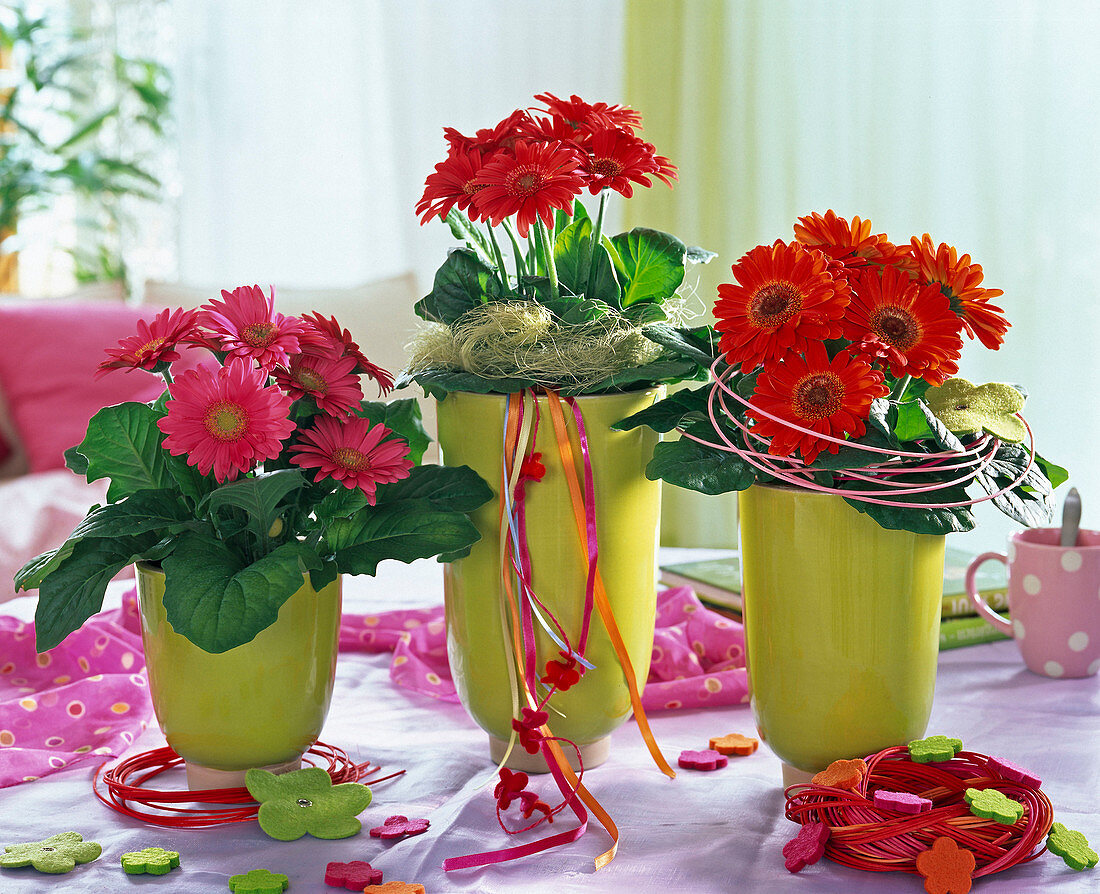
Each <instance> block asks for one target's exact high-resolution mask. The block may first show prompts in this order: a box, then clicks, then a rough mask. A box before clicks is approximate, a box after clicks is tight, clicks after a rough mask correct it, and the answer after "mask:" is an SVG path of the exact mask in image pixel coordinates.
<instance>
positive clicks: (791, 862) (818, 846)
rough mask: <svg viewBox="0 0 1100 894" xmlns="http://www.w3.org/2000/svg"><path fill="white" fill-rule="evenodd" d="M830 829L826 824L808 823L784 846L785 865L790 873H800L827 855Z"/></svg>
mask: <svg viewBox="0 0 1100 894" xmlns="http://www.w3.org/2000/svg"><path fill="white" fill-rule="evenodd" d="M828 840H829V827H828V826H826V825H825V823H806V824H805V825H804V826H803V827H802V828H801V829H799V830H798V834H797V835H796V836H795V837H794V838H792V839H791V840H790V841H788V842H787V843H786V844H785V845H783V856H784V857H786V859H785V860H784V861H783V865H784V866H786V867H787V871H788V872H798V871H799V870H802V869H805V868H806V867H807V866H809V865H810V864H812V863H816V862H817V861H818V860H820V859H821V857H822V856H823V855H824V853H825V842H827V841H828Z"/></svg>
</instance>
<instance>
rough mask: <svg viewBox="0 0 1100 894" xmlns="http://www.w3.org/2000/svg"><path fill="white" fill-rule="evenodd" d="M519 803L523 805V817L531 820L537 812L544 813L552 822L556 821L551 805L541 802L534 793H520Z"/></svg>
mask: <svg viewBox="0 0 1100 894" xmlns="http://www.w3.org/2000/svg"><path fill="white" fill-rule="evenodd" d="M519 801H520V803H521V804H522V805H523V816H524V818H526V819H530V818H531V816H532V814H534V812H535V811H536V810H538V811H539V812H540V813H543V814H544V815H545V816H546V819H547V820H549V821H550V822H553V821H554V817H553V811H552V809H551V807H550V805H549V804H547V803H546V802H545V801H540V800H539V796H538V795H536V794H535V793H534V792H520V795H519Z"/></svg>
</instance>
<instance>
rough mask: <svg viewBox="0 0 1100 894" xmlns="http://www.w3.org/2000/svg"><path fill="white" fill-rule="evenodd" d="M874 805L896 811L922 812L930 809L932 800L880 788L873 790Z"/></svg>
mask: <svg viewBox="0 0 1100 894" xmlns="http://www.w3.org/2000/svg"><path fill="white" fill-rule="evenodd" d="M875 806H876V807H879V808H882V809H883V810H896V811H897V812H898V813H924V812H925V811H926V810H931V809H932V802H931V801H929V800H928V799H927V798H922V797H921V796H920V795H914V794H910V793H909V792H888V791H886V790H885V789H881V788H880V789H879V790H878V791H877V792H875Z"/></svg>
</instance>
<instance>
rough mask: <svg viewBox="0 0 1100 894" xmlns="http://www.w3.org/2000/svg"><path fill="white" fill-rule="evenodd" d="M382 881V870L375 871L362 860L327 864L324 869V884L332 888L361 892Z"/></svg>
mask: <svg viewBox="0 0 1100 894" xmlns="http://www.w3.org/2000/svg"><path fill="white" fill-rule="evenodd" d="M381 881H382V870H381V869H375V868H374V867H373V866H371V865H370V863H366V862H364V861H363V860H352V861H351V862H350V863H329V864H328V866H326V867H325V884H326V885H331V886H332V887H333V888H347V889H348V890H349V891H362V890H363V888H365V887H366V886H367V885H377V884H378V883H379V882H381Z"/></svg>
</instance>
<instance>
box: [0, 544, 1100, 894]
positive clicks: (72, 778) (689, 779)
mask: <svg viewBox="0 0 1100 894" xmlns="http://www.w3.org/2000/svg"><path fill="white" fill-rule="evenodd" d="M695 555H696V554H693V553H689V552H687V551H669V553H667V554H666V555H664V557H663V558H664V559H665V560H666V561H674V560H675V561H684V560H689V559H691V558H694V557H695ZM441 594H442V584H441V573H440V568H439V566H438V565H437V564H435V563H433V562H419V563H417V564H415V565H413V566H403V565H397V564H395V563H386V565H384V566H383V568H382V569H381V574H380V576H379V577H378V578H375V579H363V578H355V579H351V580H349V581H347V582H346V584H345V610H346V611H349V612H368V611H370V612H374V611H385V610H389V609H395V608H413V607H426V606H430V605H433V604H439V603H440V602H441V601H442V595H441ZM4 611H6V612H8V613H11V614H16V615H18V616H21V617H24V618H26V619H29V617H30V615H31V613H32V612H33V605H32V604H31V603H30V601H29V600H26V599H20V600H16V601H15V602H13V603H9V604H8V605H5V606H4ZM390 657H391V656H390V655H388V654H375V655H366V654H348V653H342V654H341V656H340V664H339V669H338V671H337V678H336V692H335V696H334V698H333V702H332V709H331V711H330V712H329V718H328V723H327V725H326V726H325V729H324V732H323V734H322V739H323V741H326V742H328V743H331V744H333V745H338V746H341V747H342V748H344V749H346V750H347V751H348V753H349V754H350V755H351V756H352V757H353V758H354V759H356V760H358V761H366V760H370V761H371V762H373V763H375V764H380V765H382V767H383V768H385V770H387V771H391V770H397V769H404V770H406V771H407V772H406V773H405V775H404V776H402V777H399V778H398V779H395V780H393V781H390V782H386V783H383V784H381V785H379V786H377V787H376V788H375V790H374V803H373V804H372V805H371V806H370V807H369V808H368V809H367V810H366V811H365V812H364V813H363V814H362V816H361V817H360V819H361V820H362V821H363V824H364V831H363V833H362V834H361V835H359V836H356V837H354V838H349V839H344V840H341V841H331V842H330V841H320V840H317V839H313V838H310V837H305V838H302V839H299V840H298V841H295V842H288V843H282V842H277V841H274V840H272V839H270V838H268V837H267V836H265V835H264V833H263V832H261V831H260V829H259V827H258V826H257V825H256V824H254V823H243V824H240V823H239V824H234V825H228V826H222V827H219V828H216V829H206V830H196V831H176V830H164V829H159V828H156V827H151V826H145V825H143V824H141V823H140V822H137V821H134V820H130V819H127V818H125V817H123V816H121V815H120V814H117V813H115V812H113V811H111V810H110V809H108V808H107V807H105V806H103V805H102V804H100V803H99V802H98V801H97V800H95V798H94V797H93V795H92V790H91V781H92V774H93V769H94V765H93V764H92V763H88V764H86V765H84V766H80V767H77V768H74V769H72V770H68V771H64V772H60V773H56V774H54V775H52V776H48V777H46V778H44V779H41V780H39V781H37V782H34V783H29V784H24V785H18V786H14V787H11V788H7V789H3V790H0V844H6V843H14V842H18V841H35V840H40V839H42V838H45V837H47V836H49V835H53V834H56V833H58V832H63V831H69V830H75V831H79V832H81V833H82V834H83V835H84V836H85V838H88V839H92V840H95V841H98V842H100V844H102V845H103V849H104V854H103V856H102V857H101V858H100V859H99V860H98V861H96V862H95V863H92V864H89V865H85V866H82V867H77V869H76V870H74V871H73V872H72V873H69V874H68V875H62V876H44V875H39V874H38V873H35V872H32V871H29V870H19V871H0V894H23V892H28V894H30V892H42V891H50V890H56V891H65V892H97V894H101V892H118V891H130V890H135V891H136V890H137V889H138V888H144V889H146V890H150V891H151V890H153V888H157V889H158V890H161V891H172V892H215V891H227V890H228V887H227V880H228V877H229V876H230V875H233V874H236V873H241V872H246V871H247V870H249V869H254V868H259V867H263V868H267V869H270V870H272V871H274V872H282V873H285V874H286V875H288V876H289V877H290V882H291V884H290V891H291V892H295V891H296V892H306V891H316V892H321V891H335V890H337V889H335V888H327V887H326V886H325V885H324V882H323V877H324V870H325V865H326V864H327V863H328V862H329V861H333V860H340V861H349V860H355V859H358V860H367V861H369V862H370V863H371V864H372V865H373V866H375V867H376V868H379V869H382V870H383V871H384V872H385V878H386V880H387V881H388V880H390V879H401V880H404V881H410V882H413V881H415V882H420V883H421V884H423V885H424V886H425V888H426V889H427V891H428V894H439V892H450V891H478V892H486V894H489V892H535V894H538V892H554V894H565V892H573V891H584V892H602V891H610V892H620V891H623V892H626V891H629V892H632V894H642V892H670V891H671V892H704V894H709V892H726V891H738V892H745V894H768V892H773V891H774V892H793V891H799V890H802V891H814V892H819V891H822V892H838V894H840V892H843V894H858V892H882V891H895V890H896V891H902V892H904V891H911V892H914V894H915V892H920V891H923V886H922V884H921V882H922V880H921V879H920V878H918V877H915V876H909V875H905V874H900V873H893V874H888V875H883V874H877V873H876V874H872V873H864V872H859V871H856V870H851V869H846V868H844V867H841V866H837V865H835V864H833V863H830V862H828V861H827V860H824V861H821V862H819V863H818V864H816V865H814V866H810V867H808V868H806V869H804V870H803V871H802V872H801V873H799V874H798V875H797V876H792V875H791V874H789V873H788V872H787V870H786V869H785V868H784V867H783V857H782V854H781V848H782V846H783V844H784V843H785V842H786V841H788V840H789V839H790V838H791V837H792V836H793V835H794V833H795V832H796V831H797V826H795V825H794V824H792V823H790V822H789V821H787V820H786V819H784V818H783V793H782V788H781V782H780V766H779V761H778V759H777V758H776V757H775V756H774V755H772V754H771V753H770V752H769V751H768V750H767V749H766V748H765V747H761V749H760V750H759V751H758V752H757V753H756V754H754V755H752V756H751V757H748V758H734V759H731V760H730V763H729V766H728V767H726V768H725V769H723V770H719V771H716V772H711V773H703V772H692V771H681V772H680V773H679V774H678V776H677V778H676V779H675V780H669V779H667V778H666V777H665V776H663V775H662V774H661V773H660V772H659V771H658V770H657V769H656V767H655V766H654V765H653V763H652V761H651V760H650V758H649V755H648V753H647V752H646V749H645V747H644V745H643V743H642V740H641V737H640V736H639V735H638V730H637V727H636V726H635V725H634V723H633V722H630V723H627V724H626V725H625V726H623V727H622V728H620V729H619V730H618V731H616V732H615V733H614V735H613V737H612V754H611V758H610V759H609V760H608V762H607V763H606V764H604V765H603V766H601V767H598V768H596V769H594V770H591V771H589V772H588V773H586V775H585V782H586V784H587V785H588V787H589V788H590V790H591V791H592V792H593V794H594V795H595V796H596V797H597V798H598V799H599V800H600V801H601V802H602V803H603V805H604V806H605V807H606V808H607V809H608V811H609V812H610V814H611V815H612V817H613V818H614V819H615V821H616V822H617V823H618V825H619V829H620V832H621V836H622V837H621V841H620V845H619V853H618V856H617V857H616V859H615V860H614V861H613V862H612V863H611V864H610V865H609V866H607V867H606V868H604V869H602V870H600V871H599V872H598V873H597V872H595V871H594V869H593V862H592V861H593V859H594V858H595V857H596V856H597V855H598V854H600V853H602V852H603V851H604V850H605V849H606V848H607V846H608V844H609V839H608V837H607V836H606V835H605V834H604V832H603V831H602V830H601V829H600V828H599V827H598V825H596V824H595V823H594V822H593V823H592V824H590V826H589V832H588V833H587V834H586V835H585V836H584V837H583V838H582V839H581V840H580V841H577V842H575V843H573V844H571V845H567V846H565V847H561V848H556V849H554V850H551V851H549V852H547V853H544V854H541V855H536V856H533V857H529V858H526V859H524V860H520V861H517V862H513V863H508V864H503V865H499V866H494V867H488V868H483V869H476V870H467V871H462V872H452V873H444V872H443V871H442V869H441V865H440V864H441V863H442V862H443V860H444V858H446V857H450V856H458V855H462V854H466V853H472V852H475V851H481V850H487V849H491V848H497V847H506V846H510V845H514V844H516V843H518V842H520V841H523V840H526V839H527V838H528V837H530V835H531V834H538V833H541V834H545V832H543V830H544V829H545V828H546V827H545V826H542V827H539V830H537V833H528V835H526V836H518V837H508V836H505V835H504V834H503V833H502V832H501V831H500V829H499V827H498V826H497V821H496V815H495V811H494V800H493V798H492V796H491V792H492V786H493V785H494V784H495V775H494V772H493V769H494V768H493V767H492V765H491V764H490V762H489V758H488V747H487V740H486V736H485V734H484V733H483V732H482V731H481V730H480V729H478V728H477V727H476V726H475V725H474V723H473V722H472V721H471V720H470V719H469V718H468V717H467V716H466V714H465V712H464V711H463V709H462V708H461V707H460V706H459V705H454V704H448V703H443V702H439V701H435V700H432V699H429V698H427V697H422V696H420V695H417V694H414V693H410V692H407V691H404V690H401V689H399V688H397V687H395V686H394V685H393V684H391V682H390V679H389V675H388V668H389V662H390ZM650 719H651V722H652V726H653V730H654V733H655V734H656V736H657V740H658V741H659V743H660V744H661V747H662V749H663V750H664V753H665V755H666V756H667V757H668V758H669V759H670V761H672V762H673V763H675V759H676V757H677V756H678V755H679V753H680V751H681V750H682V749H685V748H701V747H705V746H706V741H707V739H708V738H709V737H710V736H712V735H719V734H724V733H728V732H743V733H746V734H750V735H751V734H753V729H754V727H753V721H752V715H751V712H750V710H749V708H748V707H731V708H717V709H709V710H700V711H691V712H684V713H678V712H667V711H666V712H661V713H656V714H653V715H652V716H651V718H650ZM929 732H930V733H946V734H948V735H952V736H957V737H960V738H961V739H962V740H963V741H964V743H965V745H966V747H967V748H969V749H972V750H975V751H980V752H983V753H986V754H993V755H997V756H1001V757H1006V758H1009V759H1011V760H1013V761H1014V762H1016V763H1018V764H1021V765H1023V766H1025V767H1028V768H1029V769H1031V770H1033V771H1034V772H1036V773H1038V774H1039V775H1040V776H1041V777H1042V778H1043V780H1044V784H1043V789H1044V791H1045V792H1046V793H1047V795H1048V796H1049V798H1050V799H1051V801H1052V802H1053V804H1054V807H1055V810H1056V813H1057V818H1058V819H1059V820H1060V821H1061V822H1063V823H1065V824H1066V825H1067V826H1068V827H1070V828H1072V829H1078V830H1080V831H1082V832H1084V833H1085V835H1086V836H1087V837H1088V838H1089V839H1090V841H1091V842H1092V844H1093V846H1094V847H1096V846H1100V686H1098V681H1097V678H1096V677H1092V678H1089V679H1084V680H1047V679H1045V678H1042V677H1038V676H1036V675H1034V674H1032V673H1030V672H1028V671H1027V670H1025V669H1024V666H1023V664H1022V662H1021V660H1020V658H1019V655H1018V653H1017V651H1016V647H1015V645H1014V644H1013V643H1011V642H1000V643H994V644H990V645H983V646H972V647H967V648H962V649H956V650H953V651H950V652H946V653H944V655H943V656H942V657H941V658H940V667H939V679H938V689H937V693H936V700H935V707H934V708H933V712H932V720H931V723H930V725H929ZM160 744H163V739H162V738H161V737H160V736H159V734H158V733H156V732H155V731H150V732H148V733H146V734H145V735H144V736H143V737H141V738H140V739H139V740H138V741H137V742H136V743H135V746H134V751H135V752H136V751H141V750H145V749H147V748H152V747H156V746H157V745H160ZM180 775H181V776H182V774H180ZM160 778H161V779H168V778H169V777H160ZM177 784H180V785H181V787H182V784H181V783H177ZM169 785H170V783H168V782H165V783H164V787H168V786H169ZM552 786H553V783H552V781H551V780H550V778H549V777H537V778H535V779H534V784H533V786H532V788H535V789H536V790H538V791H539V792H544V791H545V792H546V796H544V800H546V801H548V802H551V803H555V802H556V800H557V799H556V798H554V797H553V796H554V795H555V794H556V790H552ZM393 814H404V815H406V816H409V817H427V818H429V819H430V820H431V828H430V830H429V831H428V832H427V833H426V834H424V835H419V836H416V837H413V838H408V839H405V840H402V841H398V842H396V843H383V842H381V841H379V840H378V839H374V838H370V837H368V836H367V834H366V829H368V828H369V827H371V826H375V825H380V824H381V823H382V821H383V820H384V819H385V818H386V817H387V816H390V815H393ZM568 819H569V816H568V815H567V814H562V815H561V820H560V821H558V822H555V824H554V825H553V826H552V827H549V828H550V830H552V831H561V830H564V829H565V828H568V827H569V826H568V825H567V822H568ZM153 845H158V846H161V847H166V848H169V849H171V850H177V851H179V852H180V854H181V860H182V870H176V871H173V872H172V873H171V875H169V876H166V877H162V878H156V877H153V876H126V875H124V874H123V873H122V871H121V869H120V867H119V864H118V860H119V856H120V855H121V854H122V853H124V852H126V851H133V850H139V849H141V848H143V847H149V846H153ZM983 890H996V891H998V892H1001V891H1003V892H1029V894H1031V892H1036V891H1042V892H1078V891H1100V868H1098V869H1096V870H1092V871H1090V872H1084V873H1077V872H1074V871H1072V870H1070V869H1069V868H1068V867H1066V866H1065V865H1064V863H1063V862H1062V860H1061V859H1059V858H1057V857H1054V856H1053V855H1050V854H1046V855H1044V856H1042V857H1040V858H1039V859H1038V860H1036V861H1033V862H1032V863H1029V864H1026V865H1024V866H1020V867H1017V868H1015V869H1012V870H1010V871H1008V872H1004V873H1000V874H997V875H995V876H992V877H989V878H987V879H983V880H979V881H978V882H977V883H976V887H975V891H983Z"/></svg>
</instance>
